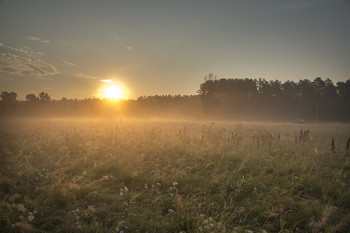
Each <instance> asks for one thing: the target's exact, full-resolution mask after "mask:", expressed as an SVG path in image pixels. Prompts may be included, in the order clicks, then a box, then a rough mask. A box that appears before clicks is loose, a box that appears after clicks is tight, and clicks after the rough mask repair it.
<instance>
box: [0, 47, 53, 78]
mask: <svg viewBox="0 0 350 233" xmlns="http://www.w3.org/2000/svg"><path fill="white" fill-rule="evenodd" d="M1 44H2V45H1V47H0V72H1V73H5V74H9V75H12V76H15V77H31V78H43V77H45V76H48V75H55V74H58V73H59V72H58V70H57V68H56V67H55V66H53V65H51V64H49V63H48V62H46V61H44V60H43V59H42V58H41V55H42V53H41V52H39V53H37V52H34V51H32V50H31V49H30V48H29V47H24V46H23V47H12V46H7V45H4V44H3V43H1Z"/></svg>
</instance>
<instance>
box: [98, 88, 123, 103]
mask: <svg viewBox="0 0 350 233" xmlns="http://www.w3.org/2000/svg"><path fill="white" fill-rule="evenodd" d="M101 94H102V97H103V98H105V99H112V100H119V99H123V98H125V93H124V91H123V89H122V88H121V87H120V86H117V85H110V86H107V87H105V88H103V90H102V93H101Z"/></svg>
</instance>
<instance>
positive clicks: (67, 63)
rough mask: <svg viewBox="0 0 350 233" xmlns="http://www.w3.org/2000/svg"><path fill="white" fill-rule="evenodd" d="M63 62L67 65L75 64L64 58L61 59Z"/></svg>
mask: <svg viewBox="0 0 350 233" xmlns="http://www.w3.org/2000/svg"><path fill="white" fill-rule="evenodd" d="M63 63H64V64H66V65H69V66H75V64H74V63H71V62H69V61H66V60H63Z"/></svg>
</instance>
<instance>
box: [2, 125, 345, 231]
mask: <svg viewBox="0 0 350 233" xmlns="http://www.w3.org/2000/svg"><path fill="white" fill-rule="evenodd" d="M300 130H302V133H301V131H300ZM306 131H307V132H308V133H307V136H302V138H301V137H300V136H301V135H306V134H305V132H306ZM349 132H350V126H349V125H347V124H304V125H296V124H288V123H285V124H284V123H270V124H268V123H244V122H240V123H238V122H180V121H157V122H152V121H121V120H117V121H114V120H85V121H82V120H69V121H68V120H56V121H52V120H41V121H34V120H33V121H28V120H27V121H26V120H22V121H20V120H17V121H7V122H1V123H0V134H1V136H2V138H1V144H0V145H1V147H0V149H1V150H0V152H1V157H0V159H1V164H0V166H1V170H0V171H1V173H0V198H1V203H0V205H1V208H0V228H1V229H5V231H7V232H21V231H27V232H32V231H37V232H121V231H123V232H181V231H182V232H346V231H349V230H350V221H349V219H350V188H349V184H350V182H349V181H350V163H349V158H350V157H349V154H348V153H347V148H346V140H347V138H348V137H349V135H348V134H349ZM296 138H297V140H295V139H296ZM332 138H333V139H334V144H335V148H333V149H332V148H331V146H330V143H329V142H330V141H331V140H332ZM342 144H344V145H342Z"/></svg>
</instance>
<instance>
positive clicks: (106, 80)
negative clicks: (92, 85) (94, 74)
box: [100, 79, 113, 83]
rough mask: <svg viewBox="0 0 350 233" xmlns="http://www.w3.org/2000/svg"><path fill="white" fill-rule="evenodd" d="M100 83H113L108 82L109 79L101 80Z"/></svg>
mask: <svg viewBox="0 0 350 233" xmlns="http://www.w3.org/2000/svg"><path fill="white" fill-rule="evenodd" d="M100 82H103V83H113V81H112V80H109V79H101V80H100Z"/></svg>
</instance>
